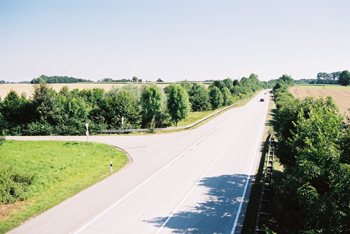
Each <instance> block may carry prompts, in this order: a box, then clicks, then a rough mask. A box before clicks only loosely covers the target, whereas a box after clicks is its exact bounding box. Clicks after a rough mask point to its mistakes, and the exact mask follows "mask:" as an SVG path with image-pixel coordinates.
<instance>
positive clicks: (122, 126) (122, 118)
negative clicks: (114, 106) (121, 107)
mask: <svg viewBox="0 0 350 234" xmlns="http://www.w3.org/2000/svg"><path fill="white" fill-rule="evenodd" d="M123 125H124V117H123V116H122V128H123Z"/></svg>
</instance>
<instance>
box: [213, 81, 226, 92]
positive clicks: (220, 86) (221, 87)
mask: <svg viewBox="0 0 350 234" xmlns="http://www.w3.org/2000/svg"><path fill="white" fill-rule="evenodd" d="M210 86H211V87H214V86H216V87H218V88H219V90H222V89H223V88H224V87H226V85H225V83H224V82H223V81H222V80H215V81H214V82H213V83H212V84H211V85H210Z"/></svg>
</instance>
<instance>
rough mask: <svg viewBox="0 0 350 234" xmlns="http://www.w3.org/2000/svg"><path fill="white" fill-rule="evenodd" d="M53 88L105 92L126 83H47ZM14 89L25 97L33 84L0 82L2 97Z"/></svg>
mask: <svg viewBox="0 0 350 234" xmlns="http://www.w3.org/2000/svg"><path fill="white" fill-rule="evenodd" d="M142 84H146V83H140V84H138V85H142ZM49 85H50V86H51V87H52V88H53V89H54V90H56V91H57V92H58V91H60V89H61V88H62V87H63V86H68V87H69V89H70V90H73V89H79V90H81V89H93V88H103V89H104V90H105V91H106V92H107V91H109V90H110V89H111V88H112V86H115V87H122V86H124V85H126V83H123V84H118V83H108V84H103V83H69V84H49ZM157 85H158V86H160V87H162V88H164V87H165V86H168V85H169V83H164V84H157ZM11 89H12V90H14V91H16V92H17V93H18V94H19V95H20V94H21V93H23V92H24V93H25V94H26V95H27V97H30V96H32V94H33V90H34V89H33V85H32V84H0V97H1V98H2V99H3V98H4V97H6V95H7V94H8V92H10V90H11Z"/></svg>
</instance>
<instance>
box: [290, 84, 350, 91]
mask: <svg viewBox="0 0 350 234" xmlns="http://www.w3.org/2000/svg"><path fill="white" fill-rule="evenodd" d="M296 86H297V87H301V88H311V89H345V90H350V86H347V87H345V86H341V85H335V84H326V85H323V84H302V85H296Z"/></svg>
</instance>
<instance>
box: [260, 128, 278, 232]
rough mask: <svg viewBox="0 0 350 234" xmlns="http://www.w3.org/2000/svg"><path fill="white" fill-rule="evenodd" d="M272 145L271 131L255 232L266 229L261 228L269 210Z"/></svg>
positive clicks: (272, 158) (272, 157) (273, 154)
mask: <svg viewBox="0 0 350 234" xmlns="http://www.w3.org/2000/svg"><path fill="white" fill-rule="evenodd" d="M274 145H275V141H274V140H273V133H271V137H270V146H269V152H268V156H267V161H266V169H265V175H264V182H263V187H262V192H261V196H260V203H259V209H258V215H257V218H256V223H255V234H261V233H266V230H265V229H262V227H263V224H266V222H267V220H268V211H269V203H270V195H271V194H270V193H271V180H272V172H273V160H274V157H275V153H274Z"/></svg>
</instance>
